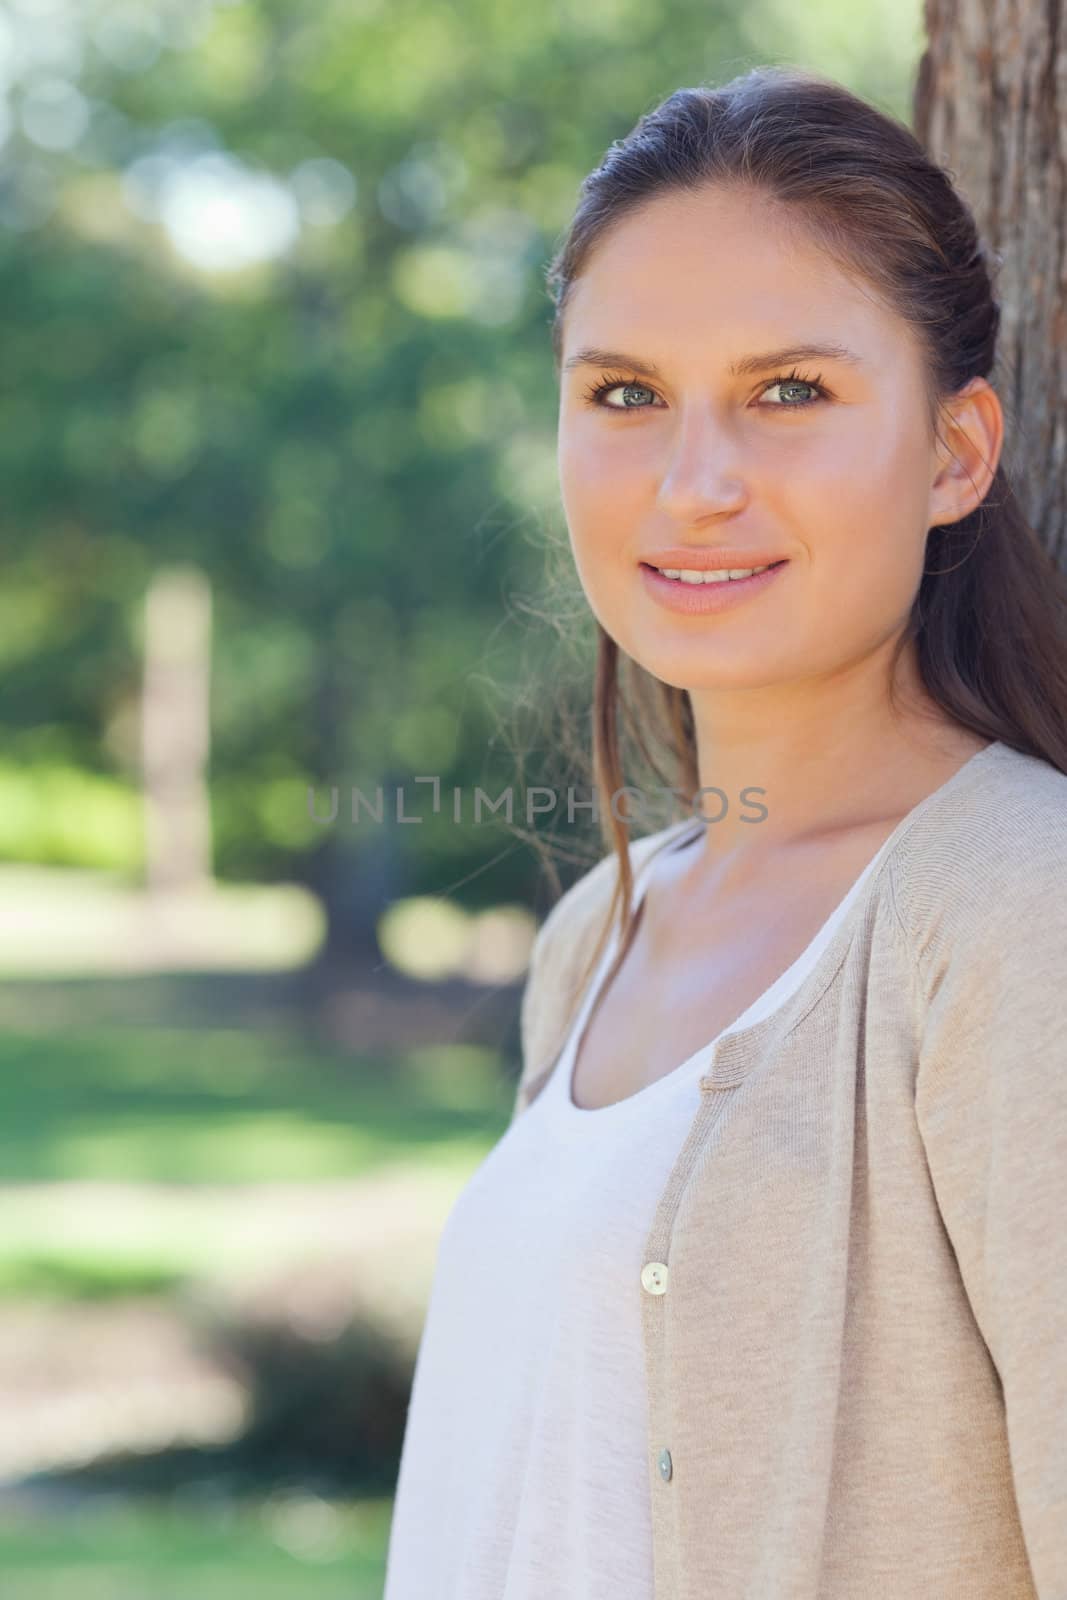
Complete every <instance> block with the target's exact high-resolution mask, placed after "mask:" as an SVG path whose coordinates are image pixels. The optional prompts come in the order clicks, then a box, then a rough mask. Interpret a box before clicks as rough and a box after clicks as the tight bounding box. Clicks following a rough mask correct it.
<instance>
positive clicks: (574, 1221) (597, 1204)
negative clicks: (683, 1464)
mask: <svg viewBox="0 0 1067 1600" xmlns="http://www.w3.org/2000/svg"><path fill="white" fill-rule="evenodd" d="M687 825H688V824H687ZM703 826H704V824H703V823H698V827H703ZM888 843H889V841H888V840H887V841H886V844H888ZM665 848H666V847H665ZM885 848H886V846H885V845H883V847H882V850H880V851H879V852H878V855H876V856H875V857H874V859H873V860H872V861H871V862H870V863H869V864H868V866H867V867H866V868H865V869H864V871H863V873H862V874H861V875H860V877H859V878H858V879H857V881H856V882H855V883H854V884H853V886H852V888H851V889H850V890H849V892H848V894H847V895H846V896H845V898H844V900H842V901H841V903H840V904H839V905H838V907H837V909H836V910H835V911H834V912H833V913H832V914H831V915H830V917H829V918H828V919H827V921H826V922H825V923H824V924H823V926H822V928H821V929H820V930H819V932H818V933H817V934H816V935H815V937H814V939H812V941H811V943H810V944H809V945H808V947H807V949H806V950H805V951H804V952H803V954H802V955H800V956H799V957H798V958H797V960H796V961H794V963H793V965H792V966H791V967H789V968H788V969H787V970H786V971H785V972H784V973H782V975H781V977H780V978H778V979H777V980H776V981H775V982H774V983H773V984H772V985H771V986H770V988H769V989H767V990H765V991H764V993H763V994H762V995H761V996H760V997H759V999H758V1000H756V1001H754V1002H753V1004H752V1005H751V1006H749V1008H748V1010H747V1011H745V1012H744V1013H743V1015H741V1016H740V1017H738V1018H737V1020H736V1021H735V1022H733V1023H731V1024H730V1026H729V1028H724V1029H723V1034H725V1033H731V1032H733V1031H734V1030H735V1029H737V1028H740V1027H748V1026H749V1025H750V1024H751V1023H753V1022H756V1021H758V1020H760V1018H762V1017H763V1016H765V1015H767V1014H768V1013H770V1012H771V1011H773V1010H775V1009H776V1008H777V1007H778V1006H779V1005H781V1004H782V1002H783V1001H784V1000H785V999H786V998H787V997H788V996H789V995H790V994H792V993H793V991H794V990H795V989H796V988H797V986H798V985H799V984H800V983H802V982H803V980H804V978H805V977H806V976H807V974H808V972H809V971H810V970H811V968H812V967H813V966H814V964H815V963H816V961H817V960H818V959H819V956H820V954H821V953H822V950H823V949H824V947H825V946H826V944H827V943H828V941H829V940H830V938H831V937H832V935H833V933H834V930H835V929H836V927H837V925H838V923H839V922H840V920H841V918H842V917H843V916H844V915H845V913H846V911H847V910H848V907H849V906H850V905H851V903H852V901H853V899H854V898H855V896H856V894H857V893H858V891H859V889H860V887H861V885H862V884H863V883H864V881H865V880H866V878H867V877H868V875H869V874H870V873H871V872H872V871H873V869H874V867H875V865H876V863H877V861H878V859H879V857H880V856H881V854H882V851H883V850H884V849H885ZM660 853H661V852H660V851H659V850H656V851H653V852H652V854H651V855H649V856H648V857H646V859H645V861H644V862H642V864H641V867H640V868H639V869H638V872H637V873H636V874H635V879H634V886H633V905H634V907H635V908H636V906H637V905H638V903H639V902H640V899H641V897H642V895H643V894H644V891H645V888H646V887H647V883H648V873H647V871H646V869H647V868H649V867H651V865H652V862H653V861H655V859H656V858H657V856H658V855H659V854H660ZM617 945H618V931H617V925H616V929H615V931H614V932H613V934H612V936H611V938H610V939H609V941H608V945H607V948H606V949H605V951H604V953H603V956H602V959H601V961H600V964H599V966H598V968H597V971H596V972H595V974H594V975H593V978H592V980H591V982H590V984H589V987H588V989H587V991H586V994H585V996H584V998H583V1001H582V1004H581V1007H580V1008H579V1011H578V1014H577V1016H576V1018H575V1021H574V1024H573V1026H572V1028H571V1031H570V1033H569V1035H568V1037H567V1040H566V1043H565V1044H564V1047H563V1050H562V1053H561V1055H560V1057H559V1060H558V1062H557V1064H556V1068H555V1070H554V1072H553V1073H552V1075H551V1077H550V1079H549V1081H548V1083H547V1084H546V1085H545V1087H544V1088H543V1089H542V1091H541V1092H540V1094H539V1095H538V1096H537V1098H536V1100H535V1101H534V1102H533V1104H532V1105H531V1106H530V1108H529V1109H528V1110H527V1111H526V1112H525V1113H524V1115H523V1116H521V1117H519V1118H518V1119H516V1120H515V1121H514V1122H513V1123H512V1125H511V1126H510V1127H509V1129H508V1130H507V1132H506V1133H505V1135H504V1136H503V1137H502V1138H501V1139H500V1140H499V1142H498V1143H497V1144H496V1145H495V1146H494V1147H493V1149H492V1150H491V1151H490V1152H489V1155H488V1156H487V1157H486V1158H485V1160H484V1161H483V1162H482V1163H481V1165H480V1166H479V1167H478V1168H477V1170H476V1171H475V1173H474V1175H473V1176H472V1178H471V1179H470V1181H469V1182H468V1184H467V1185H466V1187H465V1188H464V1189H463V1190H462V1192H461V1193H460V1195H459V1197H458V1199H457V1201H456V1203H455V1205H454V1206H453V1208H452V1211H451V1212H450V1214H449V1217H448V1220H447V1222H446V1223H445V1227H444V1230H443V1232H442V1234H441V1239H440V1243H439V1246H438V1253H437V1258H436V1263H435V1269H434V1278H433V1285H432V1289H431V1294H430V1302H429V1306H428V1309H427V1315H426V1321H425V1324H424V1328H423V1333H422V1338H421V1341H420V1345H419V1351H418V1357H417V1360H416V1364H415V1373H414V1380H413V1385H412V1391H411V1400H410V1404H409V1409H408V1417H407V1424H406V1431H405V1436H404V1447H403V1454H402V1457H401V1463H400V1472H399V1476H398V1479H397V1486H396V1496H395V1500H394V1506H393V1520H392V1527H391V1530H390V1536H389V1554H388V1563H387V1570H386V1584H385V1594H384V1600H427V1597H428V1596H431V1595H432V1596H433V1597H434V1600H546V1597H548V1596H564V1595H565V1596H566V1597H567V1600H651V1597H652V1595H653V1566H652V1526H651V1501H650V1494H651V1487H650V1483H649V1468H648V1464H647V1417H646V1398H647V1397H646V1393H645V1387H646V1384H645V1366H644V1359H643V1351H642V1329H641V1320H640V1317H641V1308H640V1304H639V1300H638V1299H637V1298H635V1296H634V1293H633V1286H634V1283H635V1282H636V1281H637V1279H638V1277H639V1276H640V1273H641V1268H642V1263H643V1260H644V1257H643V1254H642V1251H643V1248H644V1244H645V1240H646V1238H647V1235H648V1232H649V1229H650V1227H651V1224H652V1217H653V1212H654V1208H655V1203H656V1200H657V1198H658V1197H659V1195H660V1194H661V1193H662V1191H663V1187H664V1185H665V1183H666V1181H667V1178H668V1176H669V1174H670V1172H671V1169H672V1168H673V1166H674V1164H675V1162H676V1160H677V1158H678V1153H679V1149H680V1146H681V1144H682V1141H683V1140H684V1138H685V1136H686V1134H687V1133H688V1131H689V1129H690V1127H691V1125H692V1122H693V1117H694V1114H695V1111H696V1108H697V1105H698V1102H699V1098H700V1089H699V1084H698V1079H699V1078H700V1077H701V1075H702V1073H703V1072H704V1070H705V1069H706V1067H707V1066H708V1064H709V1061H710V1058H711V1056H712V1053H713V1051H714V1047H715V1044H716V1042H717V1040H716V1039H712V1040H710V1041H709V1042H708V1043H707V1044H706V1045H704V1046H702V1047H701V1049H699V1050H698V1051H696V1052H695V1053H694V1054H693V1055H691V1056H690V1057H689V1058H688V1059H687V1060H686V1061H683V1062H682V1063H681V1064H680V1065H679V1066H678V1067H676V1068H675V1069H674V1070H673V1071H672V1072H670V1073H668V1074H667V1075H666V1076H664V1077H661V1078H658V1079H656V1080H655V1081H654V1082H652V1083H650V1084H649V1085H647V1086H646V1087H645V1088H644V1089H642V1090H640V1092H639V1093H637V1094H632V1095H629V1096H627V1097H626V1098H625V1099H623V1100H619V1101H616V1102H615V1103H614V1104H612V1105H607V1106H598V1107H595V1108H582V1107H579V1106H576V1105H575V1104H574V1102H573V1100H572V1099H571V1074H572V1070H573V1066H574V1061H575V1056H576V1052H577V1047H578V1043H579V1041H580V1038H581V1034H582V1031H583V1030H584V1028H585V1025H586V1022H587V1020H588V1018H589V1016H590V1014H591V1012H592V1009H593V1006H594V1004H595V1002H596V999H597V996H598V993H599V990H600V986H601V984H602V982H603V980H604V978H605V977H606V976H607V973H608V970H609V967H610V965H611V962H612V960H613V959H614V957H615V953H616V949H617ZM721 1037H722V1035H721V1034H720V1035H718V1036H717V1038H721Z"/></svg>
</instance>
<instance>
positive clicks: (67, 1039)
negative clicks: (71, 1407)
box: [0, 1025, 513, 1300]
mask: <svg viewBox="0 0 1067 1600" xmlns="http://www.w3.org/2000/svg"><path fill="white" fill-rule="evenodd" d="M512 1093H513V1091H512V1090H511V1088H510V1086H509V1084H508V1081H507V1079H506V1076H505V1074H504V1072H503V1069H502V1064H501V1061H500V1059H499V1057H498V1056H497V1055H496V1054H495V1053H494V1052H492V1051H489V1050H484V1049H477V1048H474V1047H459V1046H453V1047H441V1048H438V1049H429V1048H427V1049H420V1050H412V1051H408V1052H404V1053H399V1052H398V1054H397V1056H396V1058H395V1059H394V1060H393V1061H391V1062H390V1063H388V1064H386V1063H383V1062H382V1061H379V1060H371V1059H367V1058H364V1059H355V1060H354V1059H352V1058H351V1057H349V1056H346V1055H344V1054H342V1053H340V1052H335V1053H331V1052H329V1051H316V1050H315V1049H314V1047H313V1046H309V1045H308V1044H306V1043H305V1042H304V1041H303V1040H301V1039H299V1038H288V1039H287V1038H286V1037H285V1036H284V1035H283V1034H282V1033H280V1032H279V1031H278V1030H272V1031H270V1032H262V1033H259V1032H254V1031H250V1030H248V1029H242V1030H237V1029H229V1028H207V1029H192V1028H190V1029H188V1030H182V1029H177V1028H147V1027H110V1028H107V1027H102V1026H99V1025H97V1026H93V1027H86V1028H85V1029H84V1030H82V1031H80V1032H70V1031H66V1030H65V1031H63V1032H61V1033H57V1034H54V1035H42V1034H29V1033H25V1032H22V1033H20V1032H18V1031H15V1030H9V1031H7V1032H5V1033H3V1034H2V1035H0V1186H6V1187H4V1189H3V1204H2V1205H0V1299H2V1298H3V1297H5V1296H6V1297H11V1296H31V1297H36V1298H48V1299H60V1300H89V1299H97V1300H100V1299H114V1298H119V1297H122V1296H126V1295H138V1294H161V1293H162V1294H165V1293H168V1292H170V1291H172V1290H173V1289H175V1288H177V1286H178V1285H179V1284H180V1283H181V1282H182V1281H183V1280H185V1279H188V1278H190V1277H197V1276H200V1275H202V1274H203V1273H208V1274H211V1273H214V1272H219V1271H222V1272H230V1271H231V1270H240V1269H241V1268H242V1266H243V1265H244V1264H245V1263H247V1264H249V1265H252V1264H254V1263H255V1262H257V1261H258V1262H259V1263H260V1264H263V1262H264V1261H265V1260H266V1257H267V1256H269V1254H270V1253H271V1250H272V1249H275V1248H276V1250H277V1251H278V1252H279V1253H281V1254H284V1253H285V1251H286V1250H287V1249H289V1244H288V1243H287V1238H288V1236H289V1229H288V1217H287V1214H286V1212H285V1200H284V1198H281V1199H278V1200H275V1201H274V1202H272V1203H270V1204H268V1202H266V1201H265V1200H264V1199H263V1198H262V1195H261V1194H260V1193H258V1192H257V1195H256V1198H255V1199H254V1200H253V1199H252V1198H251V1197H250V1199H249V1202H248V1204H249V1205H255V1206H256V1207H257V1208H259V1209H258V1215H259V1216H260V1217H261V1218H262V1219H263V1220H262V1223H261V1224H260V1225H259V1226H258V1227H257V1228H250V1227H249V1226H248V1225H247V1223H246V1222H244V1221H242V1218H244V1217H246V1215H247V1213H246V1212H244V1211H243V1209H242V1208H243V1205H244V1202H243V1200H242V1198H241V1197H242V1194H243V1192H244V1189H245V1187H246V1186H247V1185H250V1184H273V1185H279V1184H281V1185H284V1184H287V1183H288V1184H299V1185H305V1184H306V1185H308V1186H309V1187H313V1186H314V1185H315V1184H316V1183H318V1182H320V1181H337V1180H361V1179H373V1178H375V1177H376V1176H378V1175H382V1176H385V1174H386V1169H389V1170H390V1171H395V1170H396V1169H397V1168H398V1167H403V1168H404V1169H405V1170H406V1171H407V1172H410V1173H411V1178H412V1183H415V1182H416V1181H418V1180H419V1179H420V1178H421V1177H423V1176H425V1177H427V1178H428V1177H430V1176H431V1175H433V1176H434V1178H435V1181H436V1180H440V1181H441V1182H445V1183H448V1182H451V1181H452V1180H453V1178H454V1179H455V1181H456V1182H457V1183H459V1182H462V1181H464V1180H465V1177H466V1175H467V1174H469V1173H470V1172H471V1171H473V1169H474V1167H475V1166H476V1165H477V1163H478V1162H479V1161H480V1160H481V1159H482V1158H483V1157H484V1156H485V1155H486V1154H487V1153H488V1151H489V1149H490V1148H491V1146H492V1145H493V1143H494V1142H495V1141H496V1140H497V1139H498V1138H499V1137H500V1135H501V1133H502V1132H503V1130H504V1128H505V1126H506V1123H507V1117H508V1114H509V1111H510V1106H511V1101H512ZM71 1180H78V1181H81V1182H82V1183H84V1184H87V1185H88V1188H87V1189H83V1190H81V1191H79V1192H78V1194H77V1197H76V1198H72V1196H71V1194H70V1193H69V1192H68V1190H67V1189H66V1187H65V1185H66V1184H67V1183H68V1182H70V1181H71ZM97 1184H98V1185H99V1188H98V1189H96V1188H94V1185H97ZM109 1185H111V1186H115V1185H121V1186H126V1185H128V1186H129V1194H128V1196H127V1195H125V1194H124V1193H123V1192H122V1190H121V1189H119V1190H118V1191H117V1194H116V1191H115V1190H114V1188H113V1187H112V1188H109V1187H108V1186H109ZM205 1185H218V1186H222V1187H224V1188H225V1189H227V1190H229V1191H230V1193H231V1195H232V1198H233V1204H226V1205H223V1204H221V1203H216V1202H215V1201H205V1198H204V1186H205ZM352 1203H353V1204H358V1201H356V1200H355V1199H353V1202H352ZM306 1231H307V1230H306V1229H305V1230H304V1232H305V1233H306Z"/></svg>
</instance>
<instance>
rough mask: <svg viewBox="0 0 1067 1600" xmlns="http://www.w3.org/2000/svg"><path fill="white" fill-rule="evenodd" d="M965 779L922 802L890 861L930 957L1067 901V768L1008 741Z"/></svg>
mask: <svg viewBox="0 0 1067 1600" xmlns="http://www.w3.org/2000/svg"><path fill="white" fill-rule="evenodd" d="M957 779H958V780H959V781H954V782H950V783H949V784H948V785H947V786H945V787H944V789H943V792H938V793H936V794H935V795H933V796H931V798H930V801H929V802H928V803H926V804H924V805H923V806H921V807H919V808H917V815H916V817H915V820H914V822H913V823H912V825H911V826H910V827H909V828H908V829H907V831H906V832H905V834H904V836H903V838H902V839H901V841H900V844H899V847H898V848H897V849H896V850H894V852H893V855H892V858H891V861H890V863H889V877H890V882H891V886H892V894H893V899H894V902H895V905H896V908H897V911H898V913H899V915H900V918H901V921H902V923H903V925H904V927H905V929H906V931H907V932H908V934H909V937H910V939H911V940H912V942H913V945H914V948H915V950H916V953H917V954H918V955H919V957H920V959H923V958H926V957H931V958H935V957H936V956H937V954H938V952H939V950H947V949H949V948H952V947H955V946H957V945H958V944H959V943H960V942H961V941H966V940H969V939H975V938H977V939H980V938H983V937H986V936H988V937H996V936H998V935H1001V934H1004V935H1006V934H1007V933H1008V931H1009V930H1011V929H1015V928H1018V927H1019V926H1020V925H1025V924H1027V923H1028V922H1030V923H1033V924H1034V925H1035V927H1038V926H1040V925H1041V924H1042V923H1047V922H1048V920H1049V919H1050V918H1052V917H1053V916H1054V915H1055V914H1056V913H1057V912H1058V908H1059V906H1060V905H1061V904H1065V903H1067V773H1064V772H1061V771H1060V769H1059V768H1058V767H1056V766H1054V765H1053V764H1052V763H1051V762H1049V761H1046V760H1044V759H1043V758H1042V757H1039V756H1035V755H1031V754H1028V753H1026V752H1024V751H1020V750H1016V749H1015V748H1014V747H1013V746H1011V745H1008V744H1005V743H1003V742H1001V741H999V740H998V741H995V742H994V743H993V744H991V745H989V746H987V747H986V748H985V749H984V750H982V751H981V752H979V755H978V756H977V757H976V758H974V760H973V762H972V763H968V765H967V767H965V768H964V769H961V772H960V773H958V774H957Z"/></svg>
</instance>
